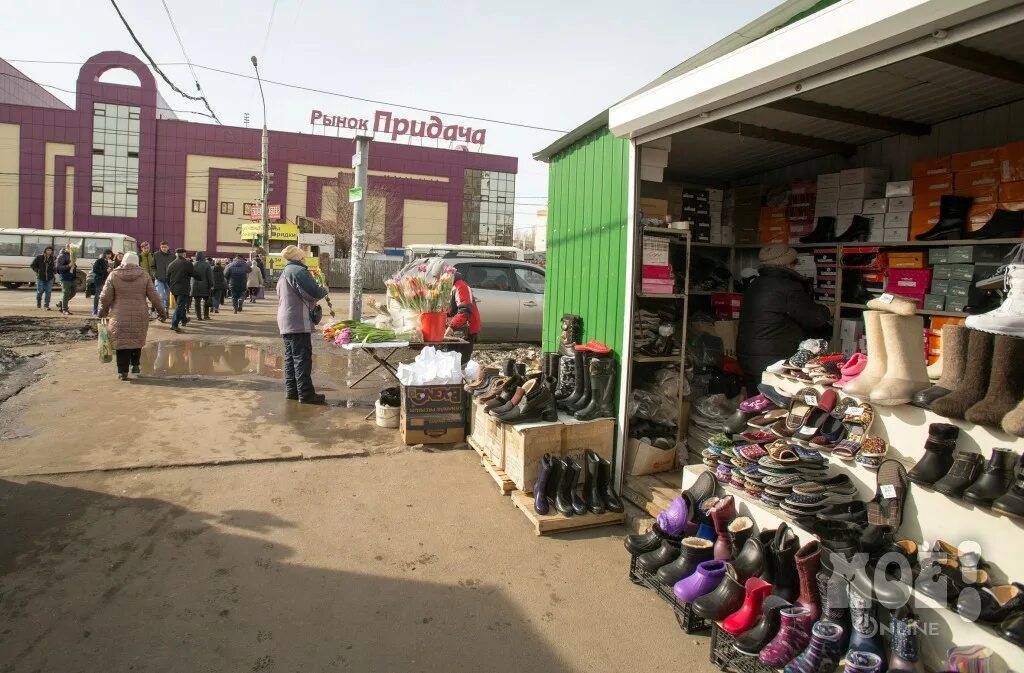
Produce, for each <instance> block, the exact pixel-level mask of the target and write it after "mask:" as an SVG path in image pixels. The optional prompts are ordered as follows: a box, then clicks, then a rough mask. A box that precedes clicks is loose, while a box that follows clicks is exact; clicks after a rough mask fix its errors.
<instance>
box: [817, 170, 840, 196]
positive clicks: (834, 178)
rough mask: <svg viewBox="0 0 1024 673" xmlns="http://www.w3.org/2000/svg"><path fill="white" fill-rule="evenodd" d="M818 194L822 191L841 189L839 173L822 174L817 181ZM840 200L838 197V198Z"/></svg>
mask: <svg viewBox="0 0 1024 673" xmlns="http://www.w3.org/2000/svg"><path fill="white" fill-rule="evenodd" d="M816 182H817V184H818V192H819V193H820V192H821V190H822V189H836V188H838V187H839V173H822V174H821V175H819V176H818V179H817V181H816ZM836 198H837V200H838V197H836Z"/></svg>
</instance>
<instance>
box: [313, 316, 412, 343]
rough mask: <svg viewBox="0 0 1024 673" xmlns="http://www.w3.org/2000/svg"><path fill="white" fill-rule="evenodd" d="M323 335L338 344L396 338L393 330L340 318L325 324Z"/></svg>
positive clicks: (394, 339)
mask: <svg viewBox="0 0 1024 673" xmlns="http://www.w3.org/2000/svg"><path fill="white" fill-rule="evenodd" d="M323 335H324V339H326V340H327V341H330V342H333V343H334V344H336V345H338V346H344V345H345V344H350V343H369V344H375V343H384V342H386V341H397V340H398V335H397V334H395V331H394V330H390V329H381V328H380V327H375V326H373V325H371V324H369V323H365V322H359V321H358V320H342V321H340V322H336V323H333V324H330V325H327V326H326V327H324V329H323Z"/></svg>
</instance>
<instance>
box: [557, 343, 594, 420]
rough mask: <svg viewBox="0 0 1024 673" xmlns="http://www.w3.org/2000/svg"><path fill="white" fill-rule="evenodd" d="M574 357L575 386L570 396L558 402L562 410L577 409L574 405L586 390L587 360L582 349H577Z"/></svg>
mask: <svg viewBox="0 0 1024 673" xmlns="http://www.w3.org/2000/svg"><path fill="white" fill-rule="evenodd" d="M572 359H573V368H572V375H573V379H574V382H573V388H572V394H571V395H569V396H568V397H564V398H562V400H561V401H559V402H558V408H559V409H561V410H562V411H575V409H573V407H574V406H575V405H576V403H577V402H579V401H580V400H581V399H582V398H583V394H584V393H585V392H586V390H585V389H586V386H587V382H586V371H585V369H586V360H585V358H584V356H583V353H582V352H581V351H575V352H574V353H573V356H572Z"/></svg>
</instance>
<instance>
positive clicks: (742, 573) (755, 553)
mask: <svg viewBox="0 0 1024 673" xmlns="http://www.w3.org/2000/svg"><path fill="white" fill-rule="evenodd" d="M743 518H745V517H743ZM774 534H775V532H774V531H770V530H769V531H761V534H760V535H751V536H749V537H748V538H747V541H746V542H744V543H743V546H742V547H741V548H740V550H739V553H737V554H736V555H735V556H734V557H733V559H732V567H733V568H734V569H735V570H736V576H737V577H738V578H739V580H740V581H741V582H746V581H747V578H748V577H759V576H760V577H761V579H765V578H764V576H763V575H762V573H763V571H764V564H765V549H766V548H767V545H768V544H769V543H770V541H771V537H772V536H773V535H774ZM766 581H769V580H766Z"/></svg>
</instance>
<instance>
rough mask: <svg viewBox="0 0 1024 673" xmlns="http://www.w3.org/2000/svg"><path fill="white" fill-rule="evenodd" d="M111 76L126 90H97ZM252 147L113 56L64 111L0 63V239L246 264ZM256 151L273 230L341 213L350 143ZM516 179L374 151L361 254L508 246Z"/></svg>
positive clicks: (297, 136) (385, 148) (471, 158)
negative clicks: (226, 258)
mask: <svg viewBox="0 0 1024 673" xmlns="http://www.w3.org/2000/svg"><path fill="white" fill-rule="evenodd" d="M116 68H123V69H126V70H128V71H131V72H132V73H134V74H135V76H136V77H137V78H138V80H139V85H138V86H131V85H124V84H114V83H109V82H104V81H102V79H101V78H102V77H103V75H104V74H105V73H106V72H108V71H110V70H113V69H116ZM260 133H261V131H260V130H259V129H251V128H239V127H229V126H217V125H213V124H205V123H192V122H187V121H182V120H180V119H177V118H176V117H175V115H174V114H173V112H172V111H171V110H170V109H169V107H168V105H167V104H166V103H165V102H164V101H163V100H162V99H161V98H160V96H159V94H158V92H157V87H156V81H155V79H154V77H153V74H152V72H150V70H149V68H147V67H146V66H145V64H143V63H142V62H141V61H140V60H139V59H137V58H136V57H134V56H131V55H129V54H126V53H123V52H103V53H100V54H97V55H95V56H93V57H92V58H91V59H89V60H88V61H87V62H86V63H85V64H84V65H83V66H82V68H81V70H80V71H79V76H78V82H77V87H76V101H75V108H74V109H71V108H68V107H67V106H66V105H64V104H63V103H62V102H61V101H60V100H58V99H57V98H55V97H53V96H52V95H50V94H49V93H48V92H46V91H45V90H44V89H42V87H40V86H39V85H37V84H35V83H34V82H32V81H31V80H30V79H28V78H27V77H25V76H24V75H23V74H21V73H20V72H19V71H18V70H16V69H15V68H13V67H12V66H10V65H9V64H7V63H6V62H4V61H2V60H0V228H4V227H29V228H41V229H69V230H70V229H77V230H82V231H110V232H121V233H126V234H129V235H131V236H133V237H135V238H136V239H137V240H139V241H143V240H148V241H160V240H166V241H168V242H169V243H170V244H171V246H172V247H176V246H181V247H185V248H187V249H189V250H207V251H214V252H216V253H218V254H224V253H230V252H236V251H239V252H240V251H243V250H246V249H247V247H246V246H245V244H244V243H242V242H241V238H240V233H239V232H240V228H241V225H242V224H243V223H245V222H248V221H250V213H251V212H252V211H253V209H258V208H259V205H258V199H259V194H260V173H259V171H260ZM269 137H270V163H269V171H268V172H269V173H270V174H271V176H272V185H271V189H270V197H269V199H268V203H269V204H270V205H271V207H272V210H274V211H276V210H277V208H279V211H280V216H279V217H277V218H275V221H281V222H285V221H287V222H296V218H297V217H308V218H312V219H314V220H331V219H332V218H333V217H334V215H333V211H336V210H340V206H339V204H340V203H342V202H347V199H344V198H343V197H344V191H345V190H346V188H347V186H348V185H350V184H351V180H352V176H353V169H352V155H353V154H354V152H355V142H354V141H353V140H352V139H349V138H341V137H329V136H323V135H311V134H301V133H290V132H282V131H271V132H270V133H269ZM517 169H518V159H517V158H515V157H505V156H497V155H490V154H483V153H479V152H469V151H462V150H449V149H439V148H431V147H419V146H413V145H406V144H398V143H388V142H379V141H376V140H375V141H374V142H373V143H372V146H371V149H370V157H369V185H368V195H367V196H368V198H369V201H370V203H369V204H368V208H367V211H368V214H369V216H370V217H374V218H376V219H377V220H378V221H377V222H376V223H374V222H369V223H368V230H370V231H377V232H378V234H377V240H371V242H370V245H371V249H379V248H381V247H402V246H403V245H407V244H409V243H481V244H499V245H509V244H511V240H512V208H513V198H514V194H515V175H516V172H517ZM371 204H372V205H373V206H375V207H370V205H371ZM275 207H277V208H275ZM375 224H376V227H375V226H374V225H375Z"/></svg>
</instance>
